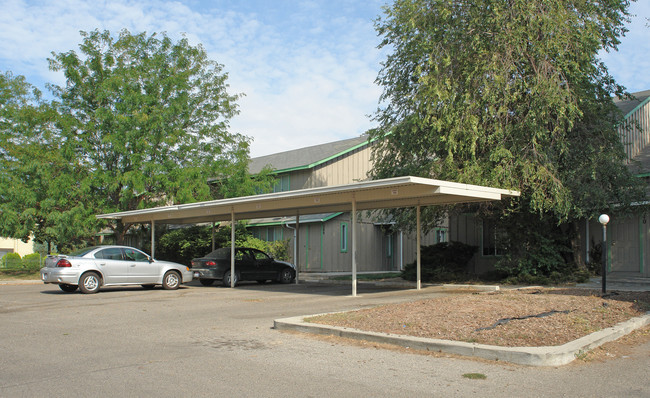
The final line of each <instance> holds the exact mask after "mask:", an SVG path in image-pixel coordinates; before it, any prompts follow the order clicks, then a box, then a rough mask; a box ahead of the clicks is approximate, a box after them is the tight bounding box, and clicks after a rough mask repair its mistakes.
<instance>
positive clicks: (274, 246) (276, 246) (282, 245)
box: [235, 235, 290, 261]
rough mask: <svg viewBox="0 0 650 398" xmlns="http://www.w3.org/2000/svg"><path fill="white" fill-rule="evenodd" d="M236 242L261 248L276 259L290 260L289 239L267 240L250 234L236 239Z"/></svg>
mask: <svg viewBox="0 0 650 398" xmlns="http://www.w3.org/2000/svg"><path fill="white" fill-rule="evenodd" d="M235 244H236V245H237V246H241V247H252V248H253V249H258V250H261V251H263V252H264V253H266V254H268V255H270V256H271V257H273V258H274V259H276V260H282V261H289V260H290V256H289V241H288V240H276V241H273V242H267V241H264V240H261V239H257V238H254V237H252V236H250V235H248V236H246V237H245V238H244V239H236V240H235Z"/></svg>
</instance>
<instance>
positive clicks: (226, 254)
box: [206, 247, 230, 260]
mask: <svg viewBox="0 0 650 398" xmlns="http://www.w3.org/2000/svg"><path fill="white" fill-rule="evenodd" d="M206 257H208V258H216V259H217V260H225V259H228V258H230V248H228V247H222V248H220V249H217V250H215V251H213V252H211V253H210V254H208V255H207V256H206Z"/></svg>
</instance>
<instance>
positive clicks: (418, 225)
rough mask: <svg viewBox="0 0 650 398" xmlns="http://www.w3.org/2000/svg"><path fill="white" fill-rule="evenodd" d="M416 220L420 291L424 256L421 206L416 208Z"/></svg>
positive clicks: (418, 283)
mask: <svg viewBox="0 0 650 398" xmlns="http://www.w3.org/2000/svg"><path fill="white" fill-rule="evenodd" d="M415 219H416V225H417V227H416V228H417V232H416V233H417V238H416V241H417V249H416V253H417V264H418V265H417V279H418V282H417V290H420V289H422V282H421V279H420V276H421V273H420V270H421V269H422V256H421V255H420V254H421V253H420V252H421V248H420V239H421V237H420V235H422V232H421V230H422V225H421V223H420V205H418V206H417V207H416V208H415Z"/></svg>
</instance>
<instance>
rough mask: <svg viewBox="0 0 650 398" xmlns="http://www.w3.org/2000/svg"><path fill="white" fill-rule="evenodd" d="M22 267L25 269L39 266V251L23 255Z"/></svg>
mask: <svg viewBox="0 0 650 398" xmlns="http://www.w3.org/2000/svg"><path fill="white" fill-rule="evenodd" d="M23 267H25V268H27V269H32V270H37V269H39V268H41V255H40V253H32V254H28V255H26V256H25V257H23Z"/></svg>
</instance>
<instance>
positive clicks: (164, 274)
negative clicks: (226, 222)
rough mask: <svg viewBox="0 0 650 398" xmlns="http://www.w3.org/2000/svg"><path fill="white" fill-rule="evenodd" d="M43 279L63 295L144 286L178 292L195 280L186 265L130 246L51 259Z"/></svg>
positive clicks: (113, 247) (99, 249)
mask: <svg viewBox="0 0 650 398" xmlns="http://www.w3.org/2000/svg"><path fill="white" fill-rule="evenodd" d="M41 280H42V281H43V282H45V283H56V284H58V285H59V288H61V290H63V291H64V292H68V293H70V292H74V291H76V290H77V288H78V289H79V290H81V292H83V293H96V292H97V291H98V290H99V288H100V287H102V286H122V285H142V287H144V288H153V287H154V286H156V285H162V287H163V289H168V290H171V289H178V287H179V286H180V285H181V284H182V283H187V282H190V281H191V280H192V272H191V271H190V269H189V268H188V267H186V266H184V265H181V264H177V263H172V262H169V261H160V260H154V259H153V258H152V257H150V256H149V255H147V254H146V253H144V252H142V251H140V250H138V249H135V248H132V247H127V246H93V247H88V248H85V249H82V250H78V251H76V252H73V253H70V254H68V255H55V256H48V257H47V258H46V260H45V267H43V268H41Z"/></svg>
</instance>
